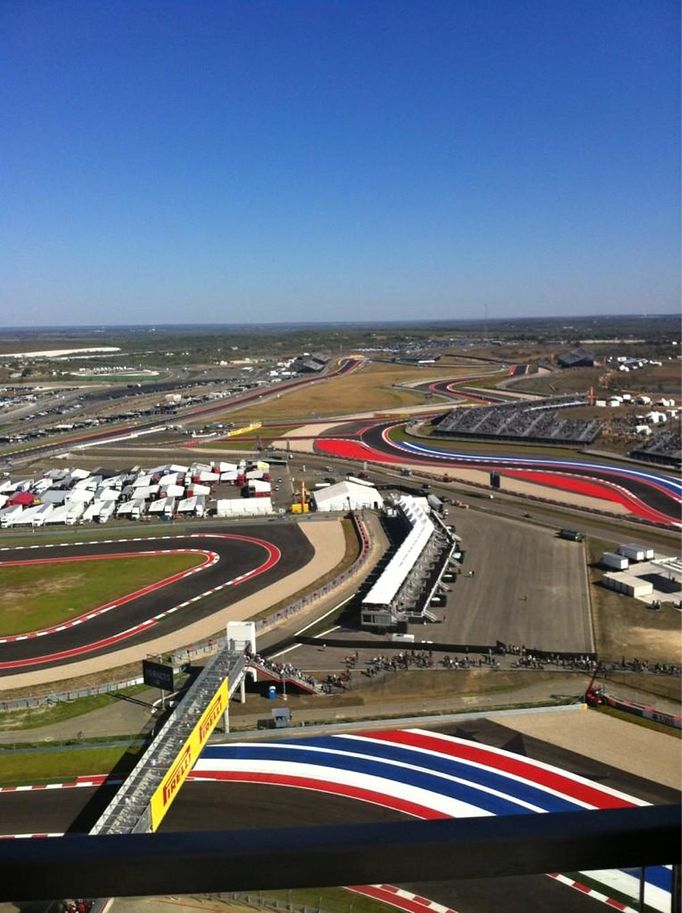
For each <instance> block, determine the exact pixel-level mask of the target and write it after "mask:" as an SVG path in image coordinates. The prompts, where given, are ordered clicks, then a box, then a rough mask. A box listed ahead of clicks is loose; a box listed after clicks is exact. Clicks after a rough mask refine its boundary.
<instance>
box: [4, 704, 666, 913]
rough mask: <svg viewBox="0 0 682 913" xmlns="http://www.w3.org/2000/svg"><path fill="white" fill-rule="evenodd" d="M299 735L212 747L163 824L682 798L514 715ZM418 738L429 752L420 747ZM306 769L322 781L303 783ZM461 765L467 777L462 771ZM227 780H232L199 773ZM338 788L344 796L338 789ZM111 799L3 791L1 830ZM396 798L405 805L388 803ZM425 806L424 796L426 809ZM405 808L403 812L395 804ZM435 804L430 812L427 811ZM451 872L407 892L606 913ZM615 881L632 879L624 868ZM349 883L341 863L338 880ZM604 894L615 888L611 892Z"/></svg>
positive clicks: (521, 884)
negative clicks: (554, 739) (559, 742)
mask: <svg viewBox="0 0 682 913" xmlns="http://www.w3.org/2000/svg"><path fill="white" fill-rule="evenodd" d="M573 712H576V713H578V712H581V711H577V710H576V711H573ZM299 734H300V730H294V731H292V733H291V736H290V737H286V736H288V733H282V734H281V735H283V736H285V738H282V739H272V738H269V739H265V740H257V741H254V742H228V743H226V744H224V745H219V744H215V745H211V746H209V747H208V748H207V749H206V750H205V751H204V753H203V755H202V758H201V759H200V761H199V763H198V765H197V767H196V768H195V770H194V772H193V774H192V775H191V779H190V780H188V781H187V782H186V783H185V784H184V785H183V787H182V789H181V791H180V793H179V795H178V798H177V800H176V801H175V803H174V805H173V806H172V808H171V809H170V811H169V813H168V815H167V816H166V818H165V820H164V822H163V825H162V830H163V831H166V832H169V831H187V830H198V831H211V830H240V829H253V828H280V827H282V828H283V827H295V826H303V827H306V826H307V827H314V826H317V825H333V824H362V823H370V822H371V823H375V822H390V821H399V820H410V819H411V820H414V817H415V816H416V817H418V818H419V817H421V818H425V817H432V818H433V817H451V816H452V814H453V812H455V811H456V810H458V811H459V813H460V814H459V815H458V816H463V815H464V816H465V815H466V814H467V810H466V807H465V804H466V801H467V799H471V800H473V801H474V803H475V805H476V806H477V807H478V808H480V809H481V812H480V813H492V814H510V813H511V814H516V813H532V812H538V811H542V810H547V811H560V810H561V808H560V806H562V805H563V804H566V802H567V801H569V802H573V803H578V805H582V807H587V808H594V807H618V806H622V805H628V804H633V803H634V804H641V803H652V804H671V803H675V802H678V801H679V793H678V792H677V791H675V790H672V789H668V788H666V787H664V786H660V785H658V784H656V783H652V782H650V781H648V780H645V779H642V778H641V777H637V776H634V775H632V774H627V773H624V772H623V771H620V770H618V769H616V768H613V767H610V766H608V765H605V764H604V763H602V762H599V761H595V760H593V759H592V758H590V757H589V756H587V755H580V754H576V753H573V752H569V751H566V750H564V749H561V748H558V747H556V746H554V745H551V744H549V743H547V742H543V741H540V740H538V739H535V738H532V737H530V736H526V735H523V734H521V733H519V732H517V731H515V730H514V729H513V717H512V718H510V724H509V726H506V725H501V724H499V723H495V722H492V721H490V720H486V719H483V718H481V719H477V720H467V721H465V722H463V723H462V724H459V725H445V726H443V727H441V728H440V729H433V730H429V731H423V730H418V729H417V730H381V731H379V732H376V731H374V732H373V731H367V732H357V733H355V734H353V735H352V736H343V735H337V736H313V737H310V738H300V737H298V736H299ZM420 740H421V741H423V742H424V744H423V745H422V746H421V748H422V749H423V750H426V754H424V753H423V751H420V750H417V751H416V752H415V751H414V750H411V749H410V746H411V745H412V746H415V747H416V746H417V745H418V744H419V742H420ZM441 745H442V746H443V748H442V749H441V748H440V746H441ZM434 747H435V752H434ZM406 749H407V751H406ZM402 755H405V760H404V762H403V763H400V762H398V763H397V764H396V763H395V759H396V758H399V757H401V756H402ZM394 756H395V757H394ZM481 758H482V759H483V760H481ZM448 765H452V767H451V768H450V767H449V766H448ZM462 765H464V766H462ZM221 766H222V769H221ZM202 768H203V769H202ZM301 770H303V771H304V772H306V773H307V774H308V776H309V777H312V778H317V780H316V781H315V780H310V781H308V782H304V781H302V780H301V779H300V776H299V774H300V771H301ZM457 770H459V771H460V775H455V771H457ZM446 771H449V773H447V772H446ZM223 775H224V776H225V777H226V778H225V779H205V780H200V779H197V777H201V776H209V777H214V778H216V777H220V776H223ZM268 777H269V778H270V780H269V781H268V780H267V778H268ZM278 777H279V782H277V778H278ZM368 777H371V781H370V780H368V779H367V778H368ZM230 778H232V779H230ZM259 778H260V782H259ZM297 780H298V782H296V781H297ZM370 782H371V785H372V786H373V788H374V793H373V794H372V795H370V794H368V793H366V792H364V794H363V785H367V784H368V783H370ZM339 786H341V787H342V788H343V793H342V794H339V792H338V791H337V792H336V794H335V792H334V790H335V789H337V790H338V787H339ZM301 787H302V788H301ZM114 788H115V787H114ZM354 791H357V794H356V795H353V793H354ZM112 795H113V788H112V787H111V786H102V787H100V788H99V789H96V788H93V787H81V788H75V784H72V786H71V788H62V789H50V790H44V789H42V790H38V791H30V790H29V791H26V792H17V791H9V792H6V791H4V790H2V791H0V819H1V820H2V822H3V825H2V832H3V833H4V834H24V835H25V834H29V833H33V834H36V833H41V834H49V833H52V834H59V833H65V832H71V833H82V832H85V831H87V830H89V828H90V827H91V826H92V824H93V822H94V821H95V820H96V818H97V817H98V816H99V814H100V813H101V811H102V810H103V808H104V807H105V806H106V804H107V802H108V801H109V800H110V798H111V796H112ZM474 797H476V798H474ZM564 797H571V798H570V800H568V798H564ZM358 800H360V801H358ZM387 800H389V801H387ZM391 801H393V802H394V804H395V806H396V807H390V802H391ZM419 802H423V803H425V804H424V805H422V812H420V811H419V805H418V803H419ZM510 802H511V803H512V805H509V803H510ZM414 803H417V804H414ZM513 804H515V805H516V808H514V807H513ZM400 805H402V808H398V807H397V806H400ZM508 805H509V807H507V806H508ZM429 807H430V808H431V814H425V813H424V812H425V811H427V810H428V808H429ZM484 809H485V810H484ZM564 810H567V809H564ZM469 814H471V811H469ZM442 871H443V880H442V881H440V882H428V883H424V884H419V883H406V884H401V885H400V887H401V888H402V889H405V890H407V891H410V892H413V893H414V894H417V895H419V896H420V897H422V898H428V899H429V900H431V901H435V902H436V903H440V904H443V905H445V906H446V907H448V908H450V909H454V910H456V911H457V913H491V911H493V910H498V909H504V910H506V911H511V913H526V911H527V913H540V911H542V913H550V911H562V913H564V911H565V913H588V911H589V910H593V911H594V910H595V909H599V907H595V905H594V898H593V897H590V896H586V895H585V893H584V892H582V891H581V890H576V889H574V888H571V887H569V886H567V885H566V884H563V883H561V882H559V881H557V880H556V879H554V878H550V877H548V876H546V875H535V876H523V877H517V878H503V879H475V880H460V881H449V880H448V879H447V872H448V858H447V856H446V854H445V853H444V856H443V859H442ZM647 871H648V877H649V878H650V879H651V881H650V883H651V884H652V885H655V883H656V879H657V878H658V879H659V883H660V882H662V881H664V880H665V877H666V873H665V871H661V872H659V873H656V872H654V871H650V870H647ZM575 877H576V878H577V875H576V876H575ZM616 877H619V878H621V880H622V879H623V877H625V879H626V880H627V879H628V878H631V876H628V875H627V874H623V873H621V874H620V875H619V874H618V873H617V872H616ZM569 880H571V881H572V880H573V876H571V879H569ZM343 883H344V877H343V871H341V870H340V871H339V884H343ZM603 890H604V891H606V893H607V895H608V887H606V888H604V889H603ZM659 890H661V889H659Z"/></svg>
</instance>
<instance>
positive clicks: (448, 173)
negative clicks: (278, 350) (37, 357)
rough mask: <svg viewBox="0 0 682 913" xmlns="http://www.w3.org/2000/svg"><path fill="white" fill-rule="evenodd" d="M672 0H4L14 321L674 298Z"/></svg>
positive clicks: (0, 225) (377, 314) (468, 310)
mask: <svg viewBox="0 0 682 913" xmlns="http://www.w3.org/2000/svg"><path fill="white" fill-rule="evenodd" d="M679 34H680V32H679V13H678V4H677V3H676V2H673V0H670V2H668V0H571V2H558V0H411V2H402V0H343V2H337V0H276V2H275V0H216V2H212V0H197V2H186V0H130V2H123V0H103V2H102V0H87V2H83V0H76V2H68V0H16V2H14V0H3V2H2V3H1V4H0V200H1V201H2V203H1V205H0V325H12V324H16V325H26V324H29V323H34V324H36V325H40V324H55V323H57V324H92V323H112V324H114V323H154V322H158V323H161V322H201V321H203V320H205V321H207V322H244V321H256V320H263V321H284V320H317V319H319V320H331V319H333V320H342V319H348V320H358V319H377V320H386V319H393V320H399V319H401V318H406V319H407V318H410V319H418V318H422V317H423V318H437V319H448V318H452V319H457V318H476V317H480V316H482V315H483V311H484V309H485V308H486V307H487V309H488V314H489V316H490V317H491V318H492V317H512V316H540V315H545V314H554V315H562V314H569V315H577V314H595V313H647V312H648V313H662V312H671V311H675V310H677V308H678V307H679V272H680V271H679V267H680V263H679V248H680V236H679V102H680V99H679V87H678V78H679V71H678V66H679Z"/></svg>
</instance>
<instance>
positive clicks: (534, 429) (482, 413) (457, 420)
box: [436, 393, 602, 444]
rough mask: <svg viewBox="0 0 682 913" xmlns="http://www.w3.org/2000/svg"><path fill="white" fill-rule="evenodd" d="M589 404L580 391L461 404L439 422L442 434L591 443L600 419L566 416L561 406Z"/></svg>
mask: <svg viewBox="0 0 682 913" xmlns="http://www.w3.org/2000/svg"><path fill="white" fill-rule="evenodd" d="M585 405H587V397H586V396H585V395H584V394H581V393H576V394H571V395H569V396H550V397H547V398H545V399H541V400H533V401H528V400H520V401H514V402H510V403H498V404H495V405H493V406H483V407H481V408H465V407H458V408H456V409H453V410H452V411H451V412H449V413H448V414H447V415H446V416H445V417H444V418H442V419H441V420H440V421H439V422H437V424H436V428H437V430H438V431H439V432H440V433H441V434H447V435H453V436H457V437H477V438H487V439H495V438H506V439H511V440H513V439H517V440H525V441H546V442H549V443H553V444H591V443H592V441H594V440H595V438H596V437H597V436H598V435H599V434H600V433H601V430H602V426H601V422H599V421H598V420H597V419H592V420H591V421H585V420H583V419H572V418H564V417H563V416H560V415H559V412H560V410H562V409H569V408H572V407H578V406H585Z"/></svg>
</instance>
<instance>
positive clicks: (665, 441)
mask: <svg viewBox="0 0 682 913" xmlns="http://www.w3.org/2000/svg"><path fill="white" fill-rule="evenodd" d="M630 456H632V457H635V458H637V459H640V460H650V461H651V462H652V463H663V464H665V465H667V466H671V465H672V466H677V467H680V466H682V437H680V435H679V434H675V432H674V431H659V432H658V434H656V435H654V437H653V438H652V439H651V440H650V441H648V442H647V443H646V444H645V445H644V446H642V447H638V448H637V449H636V450H633V451H632V452H631V453H630Z"/></svg>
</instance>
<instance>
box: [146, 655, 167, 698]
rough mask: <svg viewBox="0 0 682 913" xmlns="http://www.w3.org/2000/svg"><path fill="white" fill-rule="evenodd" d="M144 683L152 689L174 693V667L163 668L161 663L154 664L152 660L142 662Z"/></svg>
mask: <svg viewBox="0 0 682 913" xmlns="http://www.w3.org/2000/svg"><path fill="white" fill-rule="evenodd" d="M142 681H143V682H144V683H145V685H151V687H152V688H160V689H161V690H162V691H173V690H174V687H173V667H172V666H163V665H161V663H155V662H152V660H151V659H143V660H142Z"/></svg>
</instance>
